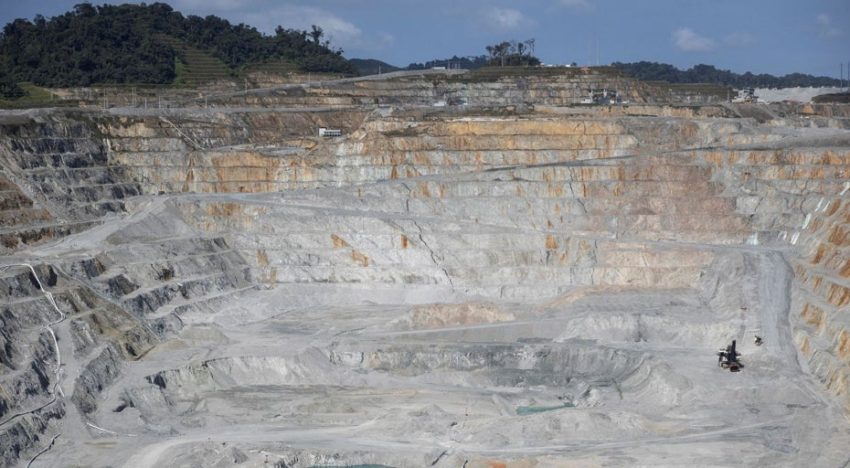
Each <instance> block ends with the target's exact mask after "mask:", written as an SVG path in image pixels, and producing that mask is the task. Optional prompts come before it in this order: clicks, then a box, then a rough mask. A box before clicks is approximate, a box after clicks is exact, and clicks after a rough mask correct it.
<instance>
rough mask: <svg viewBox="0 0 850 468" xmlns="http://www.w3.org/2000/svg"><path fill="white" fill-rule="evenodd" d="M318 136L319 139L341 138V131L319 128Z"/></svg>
mask: <svg viewBox="0 0 850 468" xmlns="http://www.w3.org/2000/svg"><path fill="white" fill-rule="evenodd" d="M319 136H320V137H338V136H342V130H340V129H338V128H325V127H319Z"/></svg>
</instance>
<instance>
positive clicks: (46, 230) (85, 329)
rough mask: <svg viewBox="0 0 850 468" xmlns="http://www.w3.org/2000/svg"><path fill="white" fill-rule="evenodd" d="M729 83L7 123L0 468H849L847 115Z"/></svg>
mask: <svg viewBox="0 0 850 468" xmlns="http://www.w3.org/2000/svg"><path fill="white" fill-rule="evenodd" d="M592 89H616V90H617V92H618V93H619V96H621V98H620V101H621V102H616V103H611V104H605V105H593V104H582V101H583V100H585V98H586V96H587V94H588V90H592ZM727 93H728V90H726V89H713V88H712V87H697V86H694V87H687V86H679V87H673V86H667V85H664V84H652V83H642V82H636V81H632V80H630V79H627V78H624V77H622V76H618V75H616V74H614V73H611V72H606V71H605V70H604V69H601V70H595V69H558V70H554V71H553V70H550V69H537V71H535V69H531V70H527V71H525V72H522V73H488V72H467V73H461V72H457V71H455V70H450V71H427V72H418V73H397V74H389V75H384V76H380V77H368V78H361V79H346V80H338V81H327V82H311V83H305V84H293V85H282V86H277V87H274V88H268V89H260V90H249V91H247V92H244V91H243V92H228V93H225V92H220V93H207V94H204V95H203V96H201V95H200V94H198V95H197V96H193V95H190V94H186V95H183V97H181V99H182V100H181V101H180V102H171V103H170V107H168V108H165V107H163V108H159V106H152V105H151V106H148V107H147V108H145V107H142V106H139V105H137V106H136V107H130V106H127V107H111V108H108V109H104V108H102V106H101V107H100V108H98V107H97V106H96V105H88V104H96V103H86V102H80V103H79V104H80V105H77V106H74V107H63V108H54V109H29V110H19V111H2V112H0V210H2V211H0V254H2V261H0V296H2V302H0V465H3V466H13V465H20V466H27V465H28V464H31V466H34V467H38V466H42V467H46V466H55V467H66V466H80V467H88V466H94V467H105V466H113V467H128V468H144V467H163V466H176V467H223V466H234V465H236V466H245V467H258V466H278V467H319V466H320V467H342V466H360V467H369V466H371V467H377V466H392V467H422V466H434V467H466V468H476V467H564V466H575V467H592V466H669V467H682V466H788V467H797V466H810V467H846V466H848V465H847V464H848V463H850V449H848V447H850V312H848V310H850V309H848V307H849V306H850V106H848V105H837V104H836V105H828V104H789V103H785V104H781V103H777V104H772V105H763V104H762V105H760V104H733V103H730V102H728V100H727ZM113 104H114V105H117V106H121V105H122V103H121V102H118V101H115V100H113ZM320 129H324V130H323V131H322V135H321V136H320V133H319V131H320ZM733 340H734V341H735V342H736V350H735V352H733V353H731V359H732V360H733V361H735V366H734V367H731V368H730V366H728V365H727V364H729V362H723V361H724V360H728V359H730V353H728V352H723V353H721V354H720V355H719V353H718V352H719V351H722V350H724V349H726V348H727V347H728V346H730V345H731V344H732V342H733ZM718 359H720V361H721V362H719V361H718ZM718 364H723V365H718ZM730 370H737V372H731V371H730Z"/></svg>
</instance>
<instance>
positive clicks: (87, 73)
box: [0, 3, 356, 96]
mask: <svg viewBox="0 0 850 468" xmlns="http://www.w3.org/2000/svg"><path fill="white" fill-rule="evenodd" d="M181 45H182V46H185V48H192V49H197V50H200V51H202V52H204V53H206V54H209V55H211V56H212V57H215V58H216V59H218V60H220V61H221V62H223V63H224V64H225V65H226V66H227V67H229V69H230V70H231V71H232V72H233V73H234V74H235V73H237V72H239V71H240V70H241V69H243V68H245V67H247V66H250V65H253V64H261V63H264V62H269V61H274V60H277V61H286V62H288V63H291V64H292V65H293V66H294V67H296V68H297V69H300V70H303V71H308V72H334V73H344V74H355V73H356V68H355V67H354V66H353V65H352V64H351V63H350V62H349V61H348V60H346V59H345V58H344V57H343V56H342V50H334V49H332V48H331V45H330V43H329V42H328V41H324V40H323V32H322V30H321V28H318V27H315V26H314V27H313V29H312V30H311V31H309V32H308V31H300V30H295V29H284V28H282V27H278V28H277V29H276V31H275V34H274V35H265V34H262V33H261V32H259V31H257V29H256V28H254V27H251V26H248V25H245V24H237V25H234V24H231V23H230V22H228V21H227V20H225V19H222V18H219V17H216V16H207V17H204V18H201V17H199V16H193V15H190V16H183V14H181V13H180V12H178V11H174V10H173V9H172V8H171V7H170V6H169V5H166V4H164V3H153V4H150V5H146V4H144V3H143V4H139V5H132V4H125V5H101V6H94V5H92V4H90V3H83V4H79V5H76V6H75V7H74V9H73V10H72V11H69V12H67V13H65V14H62V15H59V16H56V17H53V18H50V19H46V18H44V17H42V16H36V17H35V18H34V19H33V20H26V19H17V20H14V21H12V22H10V23H9V24H7V25H6V26H5V27H4V28H3V31H2V34H0V93H2V94H5V95H7V96H11V95H13V94H14V93H15V90H14V88H15V83H17V82H24V81H26V82H32V83H35V84H37V85H41V86H58V87H62V86H88V85H92V84H119V83H138V84H145V83H146V84H170V83H172V82H174V80H175V78H176V77H177V73H178V67H179V64H180V59H181V56H180V55H181V53H182V52H181V47H179V46H181Z"/></svg>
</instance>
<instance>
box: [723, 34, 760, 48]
mask: <svg viewBox="0 0 850 468" xmlns="http://www.w3.org/2000/svg"><path fill="white" fill-rule="evenodd" d="M753 42H755V39H754V38H753V35H752V34H750V33H745V32H744V33H742V32H735V33H732V34H727V35H726V36H725V37H724V38H723V45H724V46H726V47H746V46H749V45H752V43H753Z"/></svg>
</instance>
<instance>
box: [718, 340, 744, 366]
mask: <svg viewBox="0 0 850 468" xmlns="http://www.w3.org/2000/svg"><path fill="white" fill-rule="evenodd" d="M739 356H740V354H739V353H738V351H737V350H736V349H735V340H732V344H730V345H729V346H727V347H726V349H721V350H720V351H718V353H717V365H718V366H720V367H721V368H723V369H729V371H730V372H738V371H740V370H741V369H742V368H743V367H744V365H743V364H741V361H739V360H738V357H739Z"/></svg>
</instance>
